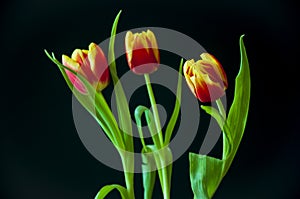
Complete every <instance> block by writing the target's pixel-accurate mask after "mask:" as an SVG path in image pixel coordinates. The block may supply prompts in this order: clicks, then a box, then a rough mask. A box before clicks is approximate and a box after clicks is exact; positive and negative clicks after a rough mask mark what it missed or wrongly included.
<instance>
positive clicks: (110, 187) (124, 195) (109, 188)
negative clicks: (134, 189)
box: [95, 184, 131, 199]
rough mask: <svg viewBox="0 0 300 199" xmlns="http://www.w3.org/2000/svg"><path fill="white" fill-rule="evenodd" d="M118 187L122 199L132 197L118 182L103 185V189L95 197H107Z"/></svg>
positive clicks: (101, 198)
mask: <svg viewBox="0 0 300 199" xmlns="http://www.w3.org/2000/svg"><path fill="white" fill-rule="evenodd" d="M114 189H117V190H118V191H119V193H120V195H121V197H122V199H131V198H129V197H128V194H127V190H126V189H125V188H124V187H122V186H120V185H117V184H112V185H106V186H104V187H102V189H101V190H100V191H99V192H98V193H97V195H96V197H95V199H103V198H105V197H106V196H107V195H108V194H109V193H110V192H111V191H113V190H114Z"/></svg>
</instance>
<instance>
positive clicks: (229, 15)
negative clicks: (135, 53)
mask: <svg viewBox="0 0 300 199" xmlns="http://www.w3.org/2000/svg"><path fill="white" fill-rule="evenodd" d="M120 9H122V10H123V13H122V16H121V20H120V23H119V27H118V31H124V30H127V29H130V28H137V27H142V26H158V27H165V28H170V29H174V30H177V31H180V32H182V33H184V34H186V35H188V36H190V37H192V38H194V39H195V40H196V41H197V42H199V43H200V44H202V45H203V46H204V47H205V48H206V50H208V51H209V52H211V53H212V54H214V55H215V56H216V57H218V59H219V60H220V61H221V62H222V64H223V65H224V68H225V70H226V71H227V74H228V78H229V83H230V85H231V87H230V88H229V89H228V99H232V91H233V83H234V77H235V76H236V74H237V69H238V66H239V48H238V38H239V36H240V35H241V34H244V33H245V34H246V37H245V45H246V47H247V52H248V57H249V61H250V68H251V78H252V95H251V104H250V112H249V119H248V123H247V128H246V131H245V135H244V138H243V140H242V142H241V146H240V148H239V151H238V153H237V156H236V158H235V160H234V162H233V165H232V167H231V169H230V171H229V172H228V174H227V176H226V177H225V178H224V180H223V182H222V184H221V185H220V187H219V189H218V191H217V192H216V195H215V198H261V199H265V198H272V199H277V198H278V199H281V198H288V199H294V198H300V194H299V191H298V188H299V182H298V181H299V177H300V172H299V171H298V169H299V166H300V165H299V147H298V145H299V144H298V142H299V130H298V127H297V122H299V102H298V98H297V97H296V95H297V92H298V91H299V88H298V85H299V82H298V80H299V77H298V74H297V72H296V68H297V67H299V61H298V56H299V55H298V53H297V50H298V46H299V39H298V36H299V31H298V27H297V26H299V20H298V19H297V17H298V15H297V14H296V12H297V10H298V8H297V6H296V3H295V2H292V1H279V0H266V1H258V0H251V1H250V0H248V1H238V0H231V1H200V0H199V1H188V0H185V1H169V2H167V1H130V2H129V1H125V2H124V1H100V0H98V1H95V0H92V1H88V0H87V1H77V0H73V1H70V0H65V1H61V0H59V1H58V0H52V1H49V0H45V1H39V0H29V1H22V0H12V1H6V2H3V1H2V3H1V12H0V16H1V18H0V27H1V31H0V44H1V72H2V73H1V74H2V78H1V80H0V81H1V102H2V103H1V105H2V106H1V107H2V111H1V113H2V114H1V126H2V130H1V145H0V149H1V165H0V176H1V177H0V179H1V180H0V187H1V192H0V194H1V196H2V197H1V198H5V199H15V198H24V199H25V198H26V199H27V198H28V199H29V198H30V199H35V198H45V199H47V198H64V199H66V198H72V199H75V198H78V199H79V198H93V197H94V196H95V194H96V192H97V191H98V190H99V189H100V187H102V186H103V185H105V184H111V183H120V184H123V175H122V173H121V172H118V171H115V170H113V169H110V168H108V167H106V166H104V165H103V164H101V163H99V162H98V161H97V160H96V159H94V158H93V156H92V155H90V154H89V153H88V151H87V150H86V149H85V148H84V146H83V145H82V143H81V141H80V139H79V137H78V135H77V133H76V129H75V126H74V123H73V119H72V107H71V92H70V91H69V90H68V88H67V86H66V84H65V82H64V80H63V78H62V77H61V75H60V73H59V71H58V69H57V67H56V66H54V65H53V64H52V63H51V62H50V61H49V60H48V58H46V56H45V54H44V52H43V49H48V50H49V51H54V52H55V53H56V54H57V55H58V56H60V55H61V54H62V53H66V54H70V53H71V52H72V50H73V49H75V48H86V47H87V46H88V44H89V43H90V42H91V41H94V42H97V43H99V42H101V41H102V40H104V39H106V38H107V37H108V36H109V34H110V28H111V25H112V22H113V19H114V17H115V15H116V14H117V12H118V11H119V10H120ZM176 63H177V60H176ZM197 147H198V150H199V145H195V143H194V145H193V148H192V149H191V150H195V151H194V152H196V149H197ZM172 186H173V189H172V198H183V197H184V198H192V191H191V189H190V185H189V177H188V156H187V153H186V154H185V155H183V156H182V157H181V158H180V159H179V160H178V161H176V162H175V163H174V174H173V184H172ZM141 191H142V186H141V176H140V175H136V195H137V198H141ZM155 196H156V197H155V198H160V189H159V187H156V190H155ZM110 198H118V197H117V194H116V193H113V194H112V195H111V196H110Z"/></svg>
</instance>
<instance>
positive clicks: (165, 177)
mask: <svg viewBox="0 0 300 199" xmlns="http://www.w3.org/2000/svg"><path fill="white" fill-rule="evenodd" d="M162 177H163V187H162V188H163V195H164V199H170V184H169V176H168V167H167V166H166V167H164V168H162Z"/></svg>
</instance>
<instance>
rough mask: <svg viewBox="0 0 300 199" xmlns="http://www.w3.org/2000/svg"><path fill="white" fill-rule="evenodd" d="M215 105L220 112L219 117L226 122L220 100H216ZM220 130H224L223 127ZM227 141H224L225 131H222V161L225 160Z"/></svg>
mask: <svg viewBox="0 0 300 199" xmlns="http://www.w3.org/2000/svg"><path fill="white" fill-rule="evenodd" d="M216 103H217V106H218V109H219V112H220V114H221V116H222V117H223V119H224V121H226V111H225V109H224V106H223V103H222V101H221V99H220V98H219V99H217V100H216ZM223 125H224V124H223ZM222 129H224V127H222ZM223 131H224V130H223ZM228 141H229V140H227V139H226V137H225V131H224V133H223V153H222V159H225V158H226V156H227V151H226V145H228V143H227V142H228ZM229 144H230V143H229Z"/></svg>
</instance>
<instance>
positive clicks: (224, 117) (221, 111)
mask: <svg viewBox="0 0 300 199" xmlns="http://www.w3.org/2000/svg"><path fill="white" fill-rule="evenodd" d="M216 103H217V106H218V109H219V112H220V114H221V115H222V117H223V119H224V120H226V111H225V108H224V106H223V103H222V101H221V99H220V98H219V99H217V100H216Z"/></svg>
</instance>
